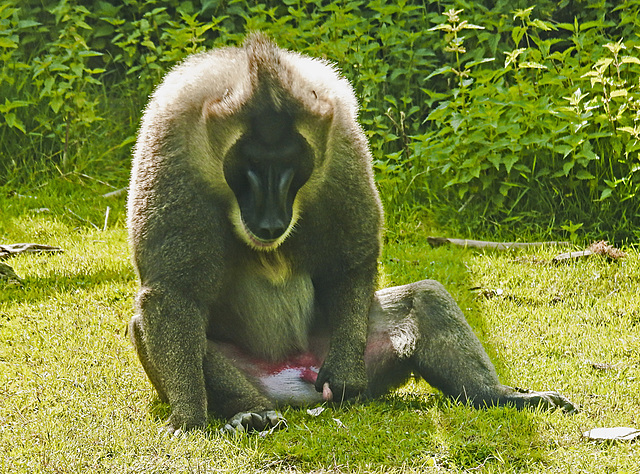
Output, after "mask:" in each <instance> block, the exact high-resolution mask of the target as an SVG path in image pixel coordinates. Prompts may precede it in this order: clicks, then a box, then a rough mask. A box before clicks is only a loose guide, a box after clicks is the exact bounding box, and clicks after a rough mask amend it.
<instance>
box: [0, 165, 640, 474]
mask: <svg viewBox="0 0 640 474" xmlns="http://www.w3.org/2000/svg"><path fill="white" fill-rule="evenodd" d="M0 191H2V192H1V194H0V244H9V243H19V242H37V243H41V244H49V245H56V246H59V247H62V248H63V249H64V253H61V254H55V255H33V254H32V255H28V254H24V255H19V256H17V257H14V258H12V259H10V260H6V261H5V263H8V264H10V265H11V266H12V267H13V268H14V270H15V271H16V273H17V274H18V275H20V276H21V277H22V278H23V279H24V285H23V286H18V285H12V284H6V283H3V282H1V281H0V453H2V454H1V456H0V472H24V473H39V472H46V473H55V472H83V473H84V472H91V473H94V474H97V473H101V472H145V473H146V472H194V473H201V472H254V471H261V472H431V471H432V472H558V473H578V472H585V473H596V472H602V473H611V472H621V473H632V472H640V471H639V469H640V468H639V467H638V466H639V464H640V461H639V460H640V447H639V445H638V442H637V441H636V442H619V443H607V444H604V443H596V442H592V441H588V440H585V439H584V438H583V437H582V433H583V432H584V431H587V430H589V429H591V428H595V427H615V426H629V427H637V428H640V376H639V375H640V374H639V367H640V291H639V289H640V255H639V254H638V251H637V250H636V249H634V248H626V249H624V250H625V251H627V253H628V255H627V257H626V258H625V259H623V260H620V261H615V262H612V261H607V260H605V259H604V258H602V257H592V258H589V259H584V260H578V261H572V262H569V263H564V264H553V263H550V260H551V258H552V257H553V256H554V255H555V254H556V253H558V252H559V250H558V249H553V248H550V249H536V250H527V251H517V252H501V253H496V252H494V253H490V252H472V251H468V250H461V249H453V248H438V249H431V248H430V247H429V246H428V244H427V243H426V238H425V237H426V235H411V234H412V233H411V232H407V234H408V235H409V236H408V237H407V238H405V239H404V240H401V241H399V242H389V243H387V245H386V249H385V253H384V255H383V258H382V262H381V269H382V273H383V280H384V284H385V285H391V284H402V283H407V282H410V281H414V280H419V279H423V278H434V279H437V280H440V281H441V282H442V283H443V284H444V285H445V286H446V287H447V288H448V289H449V291H450V292H451V293H452V294H453V295H454V297H455V298H456V300H457V301H458V302H459V304H460V306H461V307H462V309H463V310H464V311H465V314H467V317H468V319H469V320H470V322H471V323H472V325H473V326H474V328H475V329H476V331H477V333H478V335H479V337H480V338H481V340H482V341H483V343H484V345H485V347H486V348H487V351H488V352H489V354H490V355H491V357H492V359H493V360H494V362H495V363H496V366H497V367H498V371H499V373H500V375H501V377H502V379H503V381H504V382H505V383H508V384H513V385H517V386H519V387H525V388H531V389H540V390H544V389H555V390H558V391H560V392H561V393H563V394H565V395H566V396H567V397H568V398H570V399H571V400H573V401H574V402H577V403H578V404H579V405H580V406H581V408H582V411H581V412H580V413H579V414H577V415H573V416H568V415H563V414H561V413H558V412H552V413H546V412H535V411H525V412H517V411H515V410H513V409H510V408H502V409H497V408H490V409H486V410H474V409H472V408H469V407H467V406H464V405H459V404H455V403H451V402H449V401H447V400H445V399H443V397H442V396H441V395H440V394H439V393H437V392H436V391H434V390H432V389H431V388H429V387H428V386H427V385H426V384H424V383H423V382H411V383H409V384H408V385H407V386H405V387H403V388H402V389H401V390H399V391H398V392H397V393H394V394H391V395H389V396H388V397H386V398H384V399H381V400H376V401H372V402H366V403H361V404H345V405H343V406H336V407H333V406H332V407H328V408H327V409H326V410H325V411H324V412H322V413H321V414H320V415H319V416H315V417H314V416H311V415H309V414H308V413H307V412H306V410H292V409H288V410H285V415H286V417H287V418H288V421H289V428H288V430H286V431H281V432H277V433H274V434H271V435H268V436H265V437H262V436H257V435H254V436H242V437H237V438H231V437H227V436H223V435H220V434H219V433H218V429H219V428H220V426H221V421H220V420H212V421H211V424H210V426H209V428H208V429H207V430H206V431H195V432H192V433H190V434H188V435H186V436H183V437H178V438H171V437H166V436H164V435H162V434H160V433H159V432H158V428H159V427H160V426H162V424H163V423H164V420H165V418H166V416H167V414H168V410H167V407H166V406H164V405H162V404H160V403H159V402H158V400H157V397H156V395H155V393H154V391H153V390H152V388H151V385H150V383H149V382H148V380H147V378H146V376H145V374H144V372H143V370H142V367H141V366H140V364H139V362H138V360H137V357H136V355H135V353H134V351H133V349H132V347H131V344H130V342H129V338H128V334H127V329H126V328H127V322H128V320H129V318H130V317H131V315H132V304H133V296H134V294H135V291H136V281H135V277H134V273H133V270H132V268H131V265H130V263H129V256H128V249H127V242H126V229H125V226H124V197H119V198H112V199H105V198H102V197H101V196H100V195H101V194H103V193H105V192H107V191H109V189H106V188H104V186H102V185H101V184H99V183H92V182H87V180H86V179H83V178H81V177H76V178H73V179H69V180H67V181H60V182H56V183H53V184H51V185H49V186H45V187H42V188H39V189H34V190H29V191H25V192H24V193H20V194H22V195H15V194H13V195H9V194H8V193H7V192H6V190H2V189H0ZM107 206H109V207H110V208H111V210H110V214H109V220H108V222H107V228H106V230H103V227H104V216H105V210H106V207H107ZM92 224H93V225H92ZM395 234H398V235H399V234H400V233H398V232H396V233H395ZM474 287H481V288H482V290H476V291H472V290H471V288H474ZM498 290H500V291H498Z"/></svg>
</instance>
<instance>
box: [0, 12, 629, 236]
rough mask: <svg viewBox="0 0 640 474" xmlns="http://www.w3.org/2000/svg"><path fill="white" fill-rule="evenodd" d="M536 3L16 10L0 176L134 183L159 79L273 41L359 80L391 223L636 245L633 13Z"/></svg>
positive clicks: (5, 64) (8, 15) (3, 77)
mask: <svg viewBox="0 0 640 474" xmlns="http://www.w3.org/2000/svg"><path fill="white" fill-rule="evenodd" d="M527 3H528V2H525V1H519V0H518V1H509V2H508V1H506V0H499V1H497V2H495V1H490V0H480V1H476V2H474V3H469V2H466V1H462V0H459V1H452V2H448V3H441V2H439V1H436V0H428V1H426V2H424V1H417V0H405V1H399V2H398V1H394V2H391V1H388V0H369V1H366V0H352V1H348V0H342V1H337V2H327V1H324V0H315V1H311V2H310V1H307V0H284V1H282V0H278V1H276V0H264V1H262V2H260V3H256V2H248V1H246V0H200V1H197V0H192V1H188V0H187V1H179V0H169V1H163V2H158V1H155V0H146V1H145V0H125V1H124V2H116V1H115V0H85V1H80V0H39V1H35V0H22V1H18V0H8V1H5V2H4V3H3V4H2V5H1V6H0V96H2V97H4V101H2V100H1V99H0V176H6V182H5V183H4V184H6V185H7V186H13V187H16V186H20V185H21V183H25V182H26V181H34V180H36V181H37V180H39V179H41V178H42V177H43V176H49V175H51V173H52V172H55V173H62V174H63V175H64V174H66V173H74V172H75V173H93V174H95V175H99V177H100V179H107V180H110V181H114V182H118V183H120V182H122V183H124V182H126V175H127V169H128V166H127V164H128V160H129V154H130V147H131V145H132V142H133V140H134V137H135V131H136V127H137V123H138V119H139V116H140V111H141V109H142V107H143V106H144V103H145V101H146V98H147V96H148V95H149V94H150V93H151V91H152V89H153V87H154V85H155V84H157V83H158V82H159V81H160V80H161V77H162V75H163V74H164V73H165V72H166V71H167V70H168V69H169V68H170V67H171V66H173V65H174V64H175V63H176V62H178V61H180V60H181V59H182V58H183V57H185V56H186V55H188V54H191V53H195V52H199V51H203V50H205V49H207V48H211V47H216V46H220V45H223V44H237V43H238V42H240V41H241V40H242V38H243V36H244V34H245V33H246V32H247V31H249V30H263V31H265V32H267V33H268V34H270V35H271V36H272V37H273V38H274V39H275V40H276V41H277V42H278V43H279V44H280V45H281V46H283V47H287V48H291V49H295V50H298V51H301V52H304V53H307V54H310V55H313V56H318V57H325V58H328V59H330V60H333V61H335V62H336V63H337V64H338V65H339V66H340V67H341V68H342V71H343V73H344V74H345V76H347V77H348V78H349V79H350V80H351V81H352V82H353V83H354V86H355V88H356V92H357V94H358V97H359V99H360V101H361V107H362V110H361V116H360V120H361V122H362V124H363V126H364V127H365V129H366V131H367V134H368V136H369V140H370V142H371V148H372V150H373V153H374V157H375V162H374V166H375V169H376V176H377V180H378V184H379V186H380V188H381V191H382V194H383V196H384V199H385V201H386V207H387V209H388V214H389V215H390V217H391V219H394V218H395V216H394V212H393V210H394V209H403V211H402V212H405V210H407V209H409V212H411V213H412V214H411V215H413V213H414V212H415V210H416V209H422V210H426V211H427V212H428V213H431V214H433V215H434V216H435V218H436V219H438V220H439V221H440V223H441V224H444V225H447V226H451V227H453V228H454V230H455V229H457V230H458V231H459V232H460V233H470V232H480V233H488V232H495V231H498V232H500V233H503V234H505V233H506V234H508V233H509V232H510V231H509V230H508V228H507V227H504V226H503V224H505V223H509V222H520V223H522V224H526V225H529V226H533V227H532V228H534V229H535V228H537V229H549V230H550V231H552V232H553V231H558V230H561V229H563V228H564V229H565V230H568V229H574V230H573V231H572V232H574V231H575V229H577V228H580V226H582V230H584V231H586V232H588V233H590V234H592V235H594V236H596V235H597V236H606V237H608V238H610V239H620V238H631V237H632V236H633V235H635V232H636V231H635V228H636V227H638V226H637V225H636V223H637V221H638V213H639V212H640V211H639V209H638V204H637V202H638V200H637V199H636V192H637V188H638V182H639V176H638V173H637V168H638V148H639V146H638V144H637V142H638V134H639V130H640V128H639V127H640V125H638V120H639V113H640V112H639V106H638V100H639V97H638V86H639V85H638V77H639V76H638V74H639V73H640V70H639V67H640V64H638V57H639V54H638V53H639V52H638V49H637V47H636V46H637V45H638V44H639V43H638V35H637V32H638V31H639V26H640V25H639V23H640V21H639V20H638V13H640V0H626V1H622V2H615V5H614V2H612V1H605V0H600V1H598V2H593V1H586V0H573V1H568V0H561V1H560V2H557V1H551V0H541V1H540V2H537V7H536V9H535V10H534V9H533V8H532V7H529V8H527ZM463 9H464V10H463ZM0 179H1V178H0ZM2 184H3V183H2V182H1V181H0V185H2ZM458 211H459V212H458ZM400 217H402V216H400ZM405 217H406V216H405ZM574 222H575V223H576V224H574ZM576 226H578V227H576Z"/></svg>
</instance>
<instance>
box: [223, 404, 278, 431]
mask: <svg viewBox="0 0 640 474" xmlns="http://www.w3.org/2000/svg"><path fill="white" fill-rule="evenodd" d="M286 427H287V421H286V420H285V419H284V417H283V416H282V415H281V414H280V413H278V412H277V411H275V410H267V411H262V412H260V413H253V412H240V413H237V414H236V415H234V416H233V417H232V418H231V419H230V420H229V423H227V424H226V425H224V428H223V429H222V432H224V433H228V434H237V433H249V432H253V431H267V430H268V431H274V430H279V429H284V428H286Z"/></svg>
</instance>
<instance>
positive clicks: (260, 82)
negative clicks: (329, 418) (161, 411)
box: [127, 33, 575, 433]
mask: <svg viewBox="0 0 640 474" xmlns="http://www.w3.org/2000/svg"><path fill="white" fill-rule="evenodd" d="M372 162H373V158H372V156H371V153H370V151H369V146H368V143H367V138H366V135H365V133H364V130H363V129H362V127H361V126H360V124H359V123H358V103H357V100H356V97H355V93H354V91H353V88H352V87H351V85H350V84H349V82H348V81H347V80H346V79H345V78H343V77H341V76H340V74H339V73H338V72H337V70H336V68H335V67H334V66H332V65H331V64H329V63H328V62H326V61H323V60H319V59H313V58H309V57H307V56H303V55H300V54H297V53H295V52H291V51H286V50H283V49H281V48H278V47H277V46H276V45H275V44H274V43H273V42H271V41H270V40H269V39H268V38H266V37H265V36H263V35H262V34H259V33H258V34H252V35H249V36H248V37H247V38H246V40H245V42H244V43H243V44H242V45H241V46H239V47H229V48H221V49H217V50H213V51H209V52H205V53H201V54H196V55H193V56H191V57H189V58H187V59H186V60H185V61H184V62H183V63H181V64H180V65H178V66H176V67H175V68H174V69H173V70H172V71H171V72H169V74H167V76H166V77H165V79H164V81H163V82H162V84H160V85H159V86H158V88H157V89H156V90H155V92H154V93H153V95H152V97H151V99H150V101H149V104H148V105H147V107H146V109H145V113H144V116H143V118H142V123H141V126H140V131H139V133H138V139H137V142H136V146H135V150H134V158H133V166H132V171H131V185H130V187H129V200H128V216H127V226H128V229H129V239H130V245H131V251H132V255H133V263H134V266H135V269H136V272H137V274H138V277H139V280H140V290H139V292H138V295H137V298H136V314H135V316H133V318H132V319H131V323H130V326H129V327H130V331H129V333H130V335H131V339H132V342H133V344H134V346H135V348H136V351H137V353H138V356H139V359H140V362H141V363H142V366H143V368H144V370H145V372H146V373H147V375H148V377H149V379H150V380H151V383H152V384H153V386H154V387H155V389H156V391H157V393H158V395H159V397H160V399H161V400H162V401H163V402H165V403H168V404H169V405H170V406H171V415H170V416H169V419H168V420H167V425H166V428H165V430H166V431H167V432H168V433H178V432H181V431H182V430H190V429H194V428H202V427H204V426H206V423H207V417H208V416H209V415H210V414H212V415H214V416H217V417H220V418H224V419H226V420H229V421H228V423H226V424H225V427H224V430H225V431H227V432H234V433H235V432H241V431H260V430H272V429H275V428H278V427H283V426H285V424H284V421H283V418H282V416H281V415H280V414H279V413H277V412H276V411H275V409H276V408H278V407H281V406H287V405H297V406H300V405H309V404H316V403H322V402H323V401H329V400H333V401H338V402H339V401H342V400H348V399H352V398H355V397H358V396H359V395H360V394H364V395H366V396H378V395H382V394H384V393H387V392H388V391H389V390H392V389H394V388H395V387H398V386H400V385H401V384H403V383H405V382H406V381H407V380H408V378H409V377H410V376H411V374H415V375H416V376H419V377H422V378H423V379H425V380H426V381H427V382H428V383H430V384H431V385H433V386H434V387H436V388H438V389H440V390H441V391H442V392H443V393H444V394H445V395H446V396H448V397H451V398H453V399H457V400H461V401H464V402H469V403H472V404H473V405H475V406H477V407H483V406H487V405H514V406H516V407H518V408H525V407H530V406H536V407H537V406H543V407H547V408H556V407H559V408H561V409H563V410H565V411H569V412H570V411H572V410H573V409H575V406H574V405H573V404H572V403H571V402H569V401H568V400H567V399H566V398H564V397H562V396H561V395H559V394H557V393H555V392H523V391H518V390H514V389H512V388H510V387H506V386H504V385H502V384H501V383H500V382H499V380H498V376H497V374H496V372H495V369H494V367H493V365H492V363H491V361H490V360H489V358H488V356H487V354H486V353H485V351H484V349H483V348H482V345H481V344H480V341H478V339H477V337H476V336H475V334H474V333H473V330H472V329H471V327H470V326H469V325H468V323H467V322H466V320H465V318H464V315H463V314H462V312H461V311H460V308H458V306H457V305H456V303H455V302H454V301H453V299H452V298H451V296H450V295H449V293H447V291H446V290H445V289H444V288H443V287H442V285H440V284H439V283H437V282H434V281H430V280H424V281H420V282H416V283H412V284H409V285H404V286H397V287H393V288H387V289H383V290H379V291H376V282H377V266H378V263H377V261H378V258H379V256H380V249H381V245H382V230H383V215H382V204H381V202H380V197H379V195H378V190H377V188H376V184H375V181H374V175H373V167H372Z"/></svg>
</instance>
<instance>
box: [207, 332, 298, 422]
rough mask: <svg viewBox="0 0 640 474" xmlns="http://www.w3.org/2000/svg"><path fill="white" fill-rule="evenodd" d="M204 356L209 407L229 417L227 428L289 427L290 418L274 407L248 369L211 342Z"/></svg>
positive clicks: (222, 415)
mask: <svg viewBox="0 0 640 474" xmlns="http://www.w3.org/2000/svg"><path fill="white" fill-rule="evenodd" d="M207 344H208V345H207V353H206V356H205V359H204V378H205V385H206V389H207V399H208V403H209V409H210V411H211V412H213V413H214V414H215V415H217V416H221V417H223V418H228V419H229V422H228V423H227V424H226V425H225V427H224V429H225V431H227V432H228V433H234V432H243V431H263V430H266V429H271V428H280V427H285V426H286V425H287V424H286V420H285V419H284V418H283V417H282V415H280V413H278V412H276V411H275V410H273V405H274V404H273V403H272V402H271V400H269V399H268V398H267V397H265V396H264V395H262V393H260V391H259V390H258V389H257V388H256V386H255V385H254V383H253V381H252V380H251V379H250V378H248V377H247V376H246V374H248V371H243V370H242V369H241V368H239V367H237V366H234V365H233V364H232V363H231V362H230V360H229V359H228V358H227V357H226V356H225V355H224V354H222V353H221V352H220V350H219V349H220V348H219V347H218V346H217V345H216V344H215V343H213V342H211V341H208V343H207Z"/></svg>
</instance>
